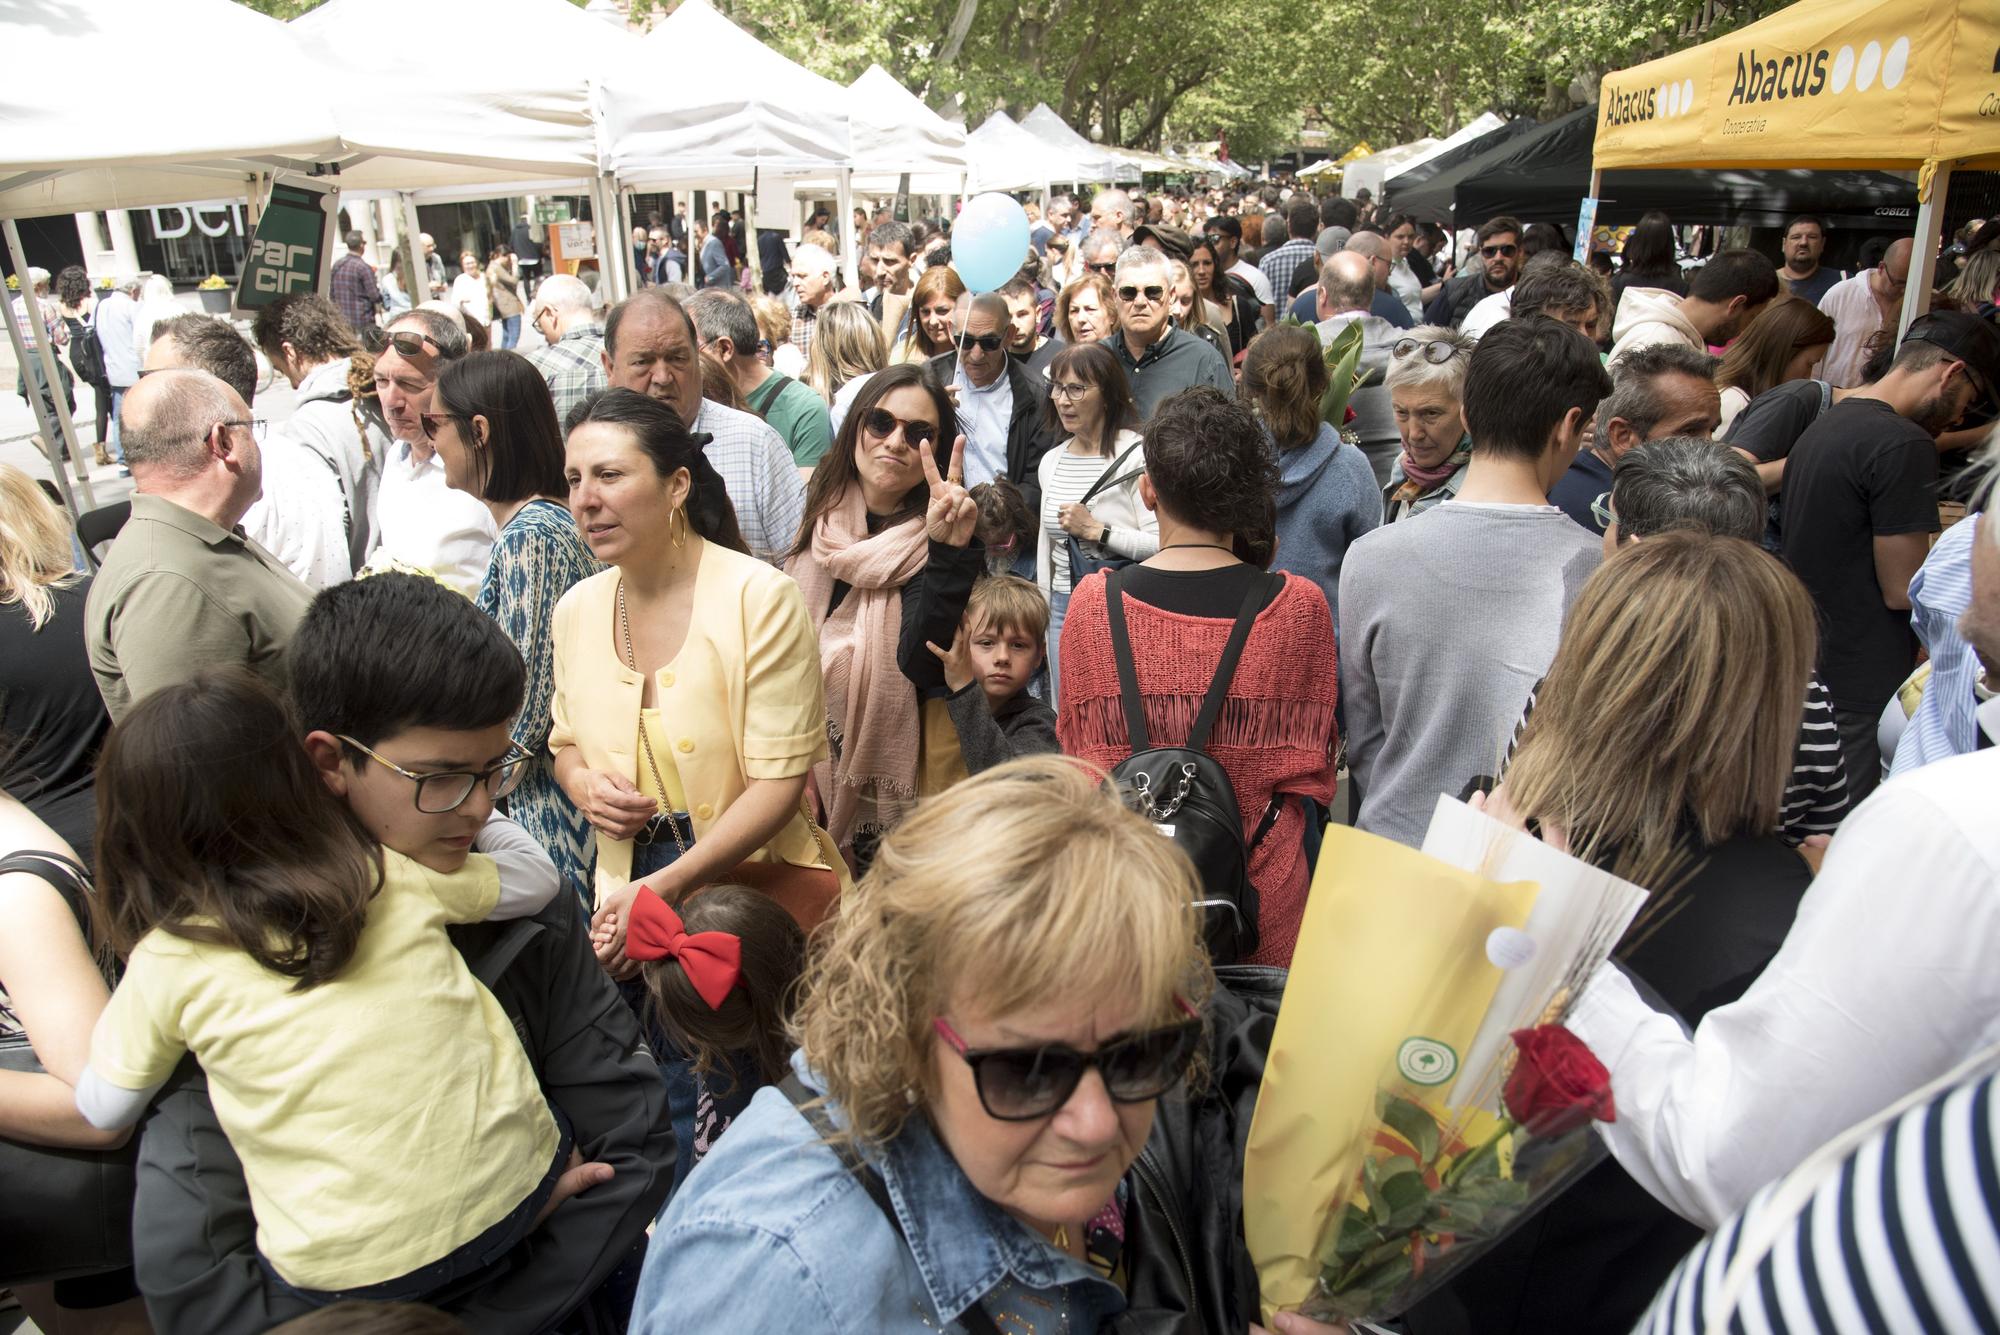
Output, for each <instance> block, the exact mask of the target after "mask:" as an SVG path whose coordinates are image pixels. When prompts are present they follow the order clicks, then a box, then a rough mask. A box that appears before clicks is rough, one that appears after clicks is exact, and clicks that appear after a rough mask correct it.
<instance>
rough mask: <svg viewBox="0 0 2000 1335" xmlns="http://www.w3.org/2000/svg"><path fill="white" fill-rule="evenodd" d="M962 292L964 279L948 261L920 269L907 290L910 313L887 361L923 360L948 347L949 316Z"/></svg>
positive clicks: (935, 355) (899, 363)
mask: <svg viewBox="0 0 2000 1335" xmlns="http://www.w3.org/2000/svg"><path fill="white" fill-rule="evenodd" d="M964 295H965V283H964V282H963V281H962V280H961V279H960V278H959V276H958V273H957V271H956V270H954V269H953V268H952V267H951V266H950V265H949V264H937V265H933V266H931V267H930V268H928V269H926V270H924V272H923V274H922V276H920V277H919V278H918V279H917V284H916V286H915V287H914V288H912V289H911V290H910V313H909V317H908V323H907V326H906V328H905V330H904V333H903V336H902V337H901V338H899V339H897V340H896V346H895V348H894V349H893V350H891V351H890V353H889V362H890V364H891V365H901V364H903V363H905V362H927V361H929V360H930V359H931V358H933V357H942V356H943V355H944V354H945V353H947V352H950V351H951V317H952V313H953V312H955V311H956V310H957V309H958V304H959V299H960V298H962V297H963V296H964Z"/></svg>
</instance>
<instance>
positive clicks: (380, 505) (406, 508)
mask: <svg viewBox="0 0 2000 1335" xmlns="http://www.w3.org/2000/svg"><path fill="white" fill-rule="evenodd" d="M375 532H376V534H377V536H378V537H379V538H380V540H381V541H380V544H379V545H378V546H377V547H376V548H375V555H374V556H373V557H371V558H370V559H369V562H368V567H369V569H371V570H387V569H391V568H393V567H395V566H398V565H402V566H408V567H411V568H413V569H417V570H428V571H430V572H431V573H432V574H434V575H436V576H437V577H438V578H439V579H441V580H443V581H444V582H445V583H446V584H449V585H451V587H453V588H454V589H457V590H458V591H459V592H460V593H462V594H464V595H465V596H466V597H468V598H470V597H472V596H473V595H475V594H477V593H478V592H479V585H480V582H481V581H483V580H484V579H485V578H486V567H487V564H488V563H489V562H490V561H491V560H492V559H493V543H494V541H495V540H496V539H497V538H498V537H499V533H498V531H497V530H496V529H495V528H494V527H493V512H492V511H491V510H488V509H487V508H486V505H485V503H484V502H482V501H479V500H476V499H474V498H473V497H472V496H470V495H468V494H466V493H465V492H462V491H454V490H453V489H452V488H451V487H450V486H448V485H447V484H446V483H445V480H444V465H443V464H442V463H440V462H439V461H438V457H437V456H436V455H435V454H433V455H432V456H431V457H430V458H428V459H418V458H417V456H416V452H415V451H414V450H413V449H411V448H410V443H409V442H408V441H403V440H399V441H397V442H396V444H395V446H394V448H392V449H391V450H390V451H389V457H388V458H386V459H384V460H383V461H382V486H381V490H380V491H378V492H377V493H376V497H375Z"/></svg>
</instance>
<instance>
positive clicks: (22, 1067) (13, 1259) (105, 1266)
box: [0, 853, 138, 1286]
mask: <svg viewBox="0 0 2000 1335" xmlns="http://www.w3.org/2000/svg"><path fill="white" fill-rule="evenodd" d="M4 872H26V873H27V874H28V875H30V876H37V877H40V878H41V879H42V880H44V881H47V882H48V883H49V885H50V886H51V887H53V888H54V889H55V891H56V893H58V894H60V895H61V896H62V897H63V901H64V902H65V903H67V904H68V905H69V908H70V912H71V913H72V914H74V915H76V920H77V927H78V929H79V930H81V931H82V932H83V934H84V936H85V938H86V939H88V938H89V935H90V929H89V926H88V923H89V913H90V909H89V895H90V888H89V882H88V881H87V880H86V879H85V873H84V870H83V868H82V867H79V866H78V865H77V864H76V863H74V862H72V861H70V860H69V859H68V858H66V857H61V856H59V855H57V854H54V853H15V854H13V855H11V856H9V857H6V858H0V873H4ZM0 1069H5V1070H9V1071H24V1072H27V1073H29V1074H42V1073H43V1069H44V1068H43V1066H42V1063H41V1059H40V1058H38V1057H36V1056H35V1050H34V1048H33V1047H32V1046H30V1045H29V1043H28V1039H27V1036H26V1035H24V1034H23V1035H16V1036H9V1037H6V1038H0ZM137 1157H138V1137H137V1136H136V1135H135V1136H133V1138H132V1139H131V1140H129V1141H127V1142H126V1143H125V1144H124V1145H123V1146H121V1147H120V1148H118V1149H115V1150H71V1149H57V1148H55V1147H54V1146H49V1145H28V1144H24V1143H22V1142H20V1141H17V1140H9V1139H7V1138H6V1137H4V1136H0V1182H4V1183H6V1189H5V1190H4V1191H0V1286H7V1285H14V1284H29V1283H42V1282H45V1281H48V1280H56V1279H71V1278H74V1277H76V1276H79V1275H95V1274H101V1273H102V1272H104V1271H107V1270H119V1269H123V1268H124V1267H126V1266H129V1265H131V1264H132V1194H133V1191H134V1188H135V1187H136V1185H137V1175H136V1172H135V1170H134V1163H135V1161H136V1159H137Z"/></svg>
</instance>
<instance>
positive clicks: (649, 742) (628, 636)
mask: <svg viewBox="0 0 2000 1335" xmlns="http://www.w3.org/2000/svg"><path fill="white" fill-rule="evenodd" d="M618 632H619V634H621V635H622V636H624V638H625V666H627V667H629V668H631V669H632V670H633V671H634V672H637V671H638V670H639V656H638V654H636V653H634V652H633V650H632V618H631V617H630V616H629V615H628V614H627V613H626V611H625V581H624V580H623V579H620V580H619V581H618ZM645 689H646V688H645V685H644V684H643V683H641V685H640V687H639V690H640V699H642V700H643V699H644V698H645V694H644V693H645ZM639 747H640V749H641V750H643V751H644V752H645V753H646V768H647V769H649V770H651V771H652V772H653V786H654V787H655V788H657V789H659V790H660V795H659V798H658V801H659V804H660V816H661V817H662V818H663V819H664V820H665V821H666V823H667V829H668V830H669V831H670V832H671V833H672V834H673V836H674V847H675V848H677V849H679V850H680V852H679V856H681V857H686V856H687V851H688V846H687V841H686V840H684V839H682V838H681V823H680V820H679V818H678V817H676V816H675V815H674V813H673V811H672V809H671V807H670V806H669V804H668V802H667V783H666V780H665V779H662V778H661V777H660V762H659V761H657V760H655V759H654V758H653V739H652V737H651V736H650V735H649V734H648V733H647V732H646V714H645V711H644V710H643V709H642V710H641V711H640V712H639Z"/></svg>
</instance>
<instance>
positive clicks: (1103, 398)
mask: <svg viewBox="0 0 2000 1335" xmlns="http://www.w3.org/2000/svg"><path fill="white" fill-rule="evenodd" d="M1071 375H1073V376H1075V377H1076V378H1077V379H1079V380H1083V381H1086V382H1088V383H1090V384H1092V385H1095V386H1097V398H1098V402H1100V403H1102V404H1103V405H1104V426H1103V427H1102V428H1101V430H1100V433H1099V436H1098V441H1097V448H1098V449H1099V451H1101V452H1102V453H1104V454H1107V455H1108V454H1111V453H1112V452H1113V448H1112V447H1113V446H1114V445H1115V444H1116V442H1117V440H1118V433H1119V432H1120V431H1136V430H1138V429H1139V405H1138V402H1137V401H1136V400H1135V399H1133V397H1132V378H1131V377H1130V376H1128V375H1126V374H1125V367H1124V364H1123V363H1121V362H1120V361H1119V360H1118V355H1117V354H1116V353H1114V352H1113V351H1111V349H1109V348H1107V347H1105V346H1104V345H1103V343H1102V342H1101V341H1100V342H1097V343H1065V344H1063V350H1062V351H1061V352H1058V353H1057V354H1056V355H1055V356H1053V357H1051V358H1049V383H1050V384H1051V385H1054V384H1056V383H1057V382H1058V381H1059V380H1061V379H1062V378H1063V377H1064V376H1071ZM1042 423H1043V425H1045V426H1047V427H1048V428H1049V429H1050V430H1052V431H1057V432H1060V431H1061V430H1062V416H1061V414H1059V413H1057V412H1056V398H1055V395H1053V394H1049V395H1046V396H1045V397H1044V398H1043V399H1042Z"/></svg>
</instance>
